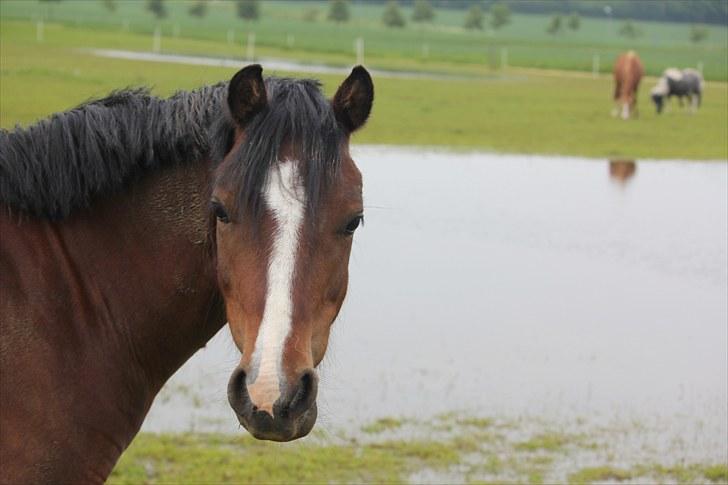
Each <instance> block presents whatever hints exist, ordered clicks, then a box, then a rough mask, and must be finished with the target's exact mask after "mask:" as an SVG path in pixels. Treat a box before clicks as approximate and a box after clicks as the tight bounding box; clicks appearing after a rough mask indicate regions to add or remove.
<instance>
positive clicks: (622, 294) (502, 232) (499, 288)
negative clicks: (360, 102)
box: [144, 146, 728, 458]
mask: <svg viewBox="0 0 728 485" xmlns="http://www.w3.org/2000/svg"><path fill="white" fill-rule="evenodd" d="M353 155H354V158H355V159H356V160H357V162H358V164H359V167H360V168H361V170H362V172H363V174H364V180H365V202H366V207H367V208H366V211H367V223H366V226H365V227H364V228H363V229H362V230H361V232H357V235H356V238H355V239H354V247H353V251H352V255H351V264H350V273H351V280H350V291H349V296H348V300H347V302H346V304H345V305H344V308H343V309H342V312H341V315H340V317H339V319H338V321H337V323H336V325H335V326H334V329H333V333H332V338H331V342H330V345H329V350H328V352H327V356H326V359H325V361H324V365H323V368H322V372H321V381H320V385H319V386H320V387H319V413H320V416H321V418H320V422H319V427H321V428H322V429H325V428H330V429H331V428H333V429H336V427H337V426H351V425H352V424H353V425H354V426H357V425H359V424H361V423H364V422H367V421H369V420H371V419H374V418H378V417H382V416H405V417H422V418H427V417H428V416H433V415H435V414H438V413H447V412H452V411H456V410H461V409H465V410H470V411H473V412H475V413H478V414H480V415H506V416H513V415H516V416H517V415H519V414H521V413H524V414H525V413H529V414H534V415H538V416H547V417H548V416H553V415H556V416H559V415H566V416H567V417H568V418H573V417H574V416H580V415H581V416H584V415H587V416H590V417H594V416H603V417H605V419H611V416H614V415H620V416H629V417H630V418H631V417H632V416H634V417H635V419H636V420H637V421H643V420H645V419H652V417H658V416H666V417H668V419H669V422H673V420H672V417H674V416H676V415H683V416H692V417H695V419H700V420H701V422H702V423H703V428H701V431H700V434H699V435H696V436H700V439H699V441H700V444H701V446H703V447H709V449H712V450H714V451H713V453H716V454H720V453H723V455H722V456H725V454H726V453H728V449H727V448H728V443H727V442H726V441H725V436H726V435H728V429H727V427H728V423H727V420H728V418H727V417H726V413H725V409H726V407H725V406H726V402H727V398H726V394H727V392H728V391H727V389H726V388H727V387H728V368H727V367H726V355H728V350H727V347H728V334H727V333H728V328H727V327H726V321H728V300H727V298H726V294H727V293H728V254H727V253H728V164H726V163H699V162H689V163H679V162H665V161H641V162H640V177H639V178H634V174H635V171H636V164H635V162H634V161H613V162H612V163H610V177H614V178H615V180H618V181H619V183H622V181H626V180H628V179H629V178H630V177H633V179H632V180H631V181H630V182H629V183H630V191H629V197H623V196H621V195H622V194H617V195H615V193H614V192H615V191H614V190H613V187H612V184H611V183H610V182H608V181H605V179H604V165H603V163H594V162H593V161H588V160H577V159H573V158H567V159H561V158H549V157H533V156H513V155H512V156H506V155H502V156H501V155H492V154H482V153H469V154H468V153H466V154H462V153H459V154H453V153H449V152H437V151H426V150H411V149H404V148H393V147H361V146H359V147H354V150H353ZM613 167H614V168H613ZM238 359H239V356H238V355H237V351H236V350H235V346H234V345H232V343H230V338H229V331H227V330H224V331H223V332H222V334H221V336H220V337H219V338H217V339H216V340H215V341H213V342H211V343H210V345H208V347H207V348H206V349H205V350H204V351H202V352H199V353H198V354H197V355H195V357H194V358H193V359H192V361H191V362H189V363H188V364H187V365H186V366H185V367H184V368H183V369H182V371H181V372H180V373H179V375H178V376H175V378H173V379H172V381H171V383H170V385H175V384H176V385H183V386H186V388H188V389H194V390H195V392H196V393H197V394H198V395H200V396H201V397H200V401H199V402H200V403H201V404H200V405H199V406H198V407H197V408H195V407H192V406H189V405H184V403H180V402H179V401H177V400H176V399H177V397H174V398H173V399H171V400H170V401H169V402H167V403H165V402H164V399H158V400H157V402H155V407H154V408H153V409H152V413H151V414H150V416H149V419H148V420H147V422H145V423H144V426H145V429H154V430H162V429H183V430H184V429H189V428H192V427H193V426H196V428H195V429H202V428H205V427H206V426H207V425H205V423H204V422H203V419H212V418H219V421H218V423H219V428H216V429H218V430H221V431H230V432H236V431H237V427H236V426H235V423H236V421H235V419H234V416H232V414H231V411H230V407H229V406H228V405H227V403H226V398H225V388H226V387H225V386H226V385H227V378H228V376H229V372H230V369H231V368H232V367H233V366H234V365H235V363H236V362H237V360H238ZM178 395H181V393H175V396H178ZM195 416H197V418H195ZM191 419H197V421H192V423H193V424H192V425H191V424H189V423H190V421H191ZM693 431H694V430H690V432H691V433H693ZM691 436H692V435H691ZM714 441H715V442H716V443H717V444H715V445H714V444H713V443H714ZM696 449H702V448H696ZM705 456H708V455H704V456H703V458H705ZM710 456H712V455H710Z"/></svg>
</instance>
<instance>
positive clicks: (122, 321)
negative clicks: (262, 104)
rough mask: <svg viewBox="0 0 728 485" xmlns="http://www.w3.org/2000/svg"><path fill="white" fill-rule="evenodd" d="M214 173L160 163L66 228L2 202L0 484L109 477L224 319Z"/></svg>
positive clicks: (69, 221) (197, 167) (204, 168)
mask: <svg viewBox="0 0 728 485" xmlns="http://www.w3.org/2000/svg"><path fill="white" fill-rule="evenodd" d="M208 172H209V169H208V167H207V166H206V165H204V164H195V165H182V166H178V167H175V168H167V169H163V170H162V171H160V172H159V173H157V174H154V175H151V176H148V177H147V178H145V179H144V180H143V181H142V182H141V183H139V184H137V186H135V188H134V190H133V191H132V192H130V193H128V194H125V195H120V196H116V197H113V198H110V199H108V200H105V201H103V202H100V203H99V204H95V205H94V206H92V207H91V208H90V209H88V210H86V211H81V212H77V213H74V214H73V215H71V216H70V217H69V218H68V219H66V220H63V221H59V222H52V221H48V220H42V219H34V218H28V217H27V216H19V215H18V214H17V213H13V212H12V211H10V210H8V208H7V207H4V206H0V234H2V244H0V291H1V292H2V298H1V299H0V314H1V315H2V322H0V323H1V324H2V326H1V330H2V331H1V332H0V337H1V338H0V345H1V346H2V347H1V348H0V382H1V386H2V395H1V396H0V430H1V433H0V434H1V435H2V443H1V445H0V482H3V483H21V482H24V483H45V482H56V481H58V480H62V481H67V482H69V483H70V482H73V483H92V482H93V483H95V482H103V481H104V480H105V478H106V477H107V476H108V474H109V473H110V472H111V470H112V468H113V466H114V464H115V462H116V460H117V459H118V457H119V455H120V454H121V452H122V451H123V450H124V449H125V448H126V446H128V444H129V443H130V442H131V440H132V438H133V437H134V435H135V434H136V433H137V431H138V430H139V427H140V426H141V424H142V421H143V419H144V416H145V415H146V413H147V411H148V409H149V407H150V406H151V404H152V401H153V399H154V396H155V395H156V394H157V392H158V391H159V389H160V388H161V387H162V385H163V384H164V382H165V381H166V380H167V379H168V378H169V377H170V376H171V375H172V373H174V371H175V370H176V369H177V368H178V367H179V366H181V365H182V363H183V362H184V361H185V360H187V359H188V358H189V357H190V356H191V355H192V353H193V352H194V351H196V350H197V349H199V348H200V347H202V346H204V344H205V342H206V341H207V340H209V339H210V338H211V337H212V336H213V335H214V334H215V332H216V331H217V330H218V329H220V328H221V326H222V325H223V324H224V321H225V319H224V316H223V311H222V306H221V300H220V299H219V298H218V299H216V298H215V297H216V295H217V285H216V281H215V273H214V271H213V267H212V263H211V262H210V258H209V256H208V252H209V248H208V245H207V239H206V234H207V225H208V216H207V214H206V200H205V196H204V195H203V194H204V192H202V190H201V189H202V188H203V187H205V186H206V185H207V181H206V177H208ZM18 220H20V222H18ZM109 221H113V224H109ZM108 295H113V298H110V297H108ZM170 329H174V330H173V331H170Z"/></svg>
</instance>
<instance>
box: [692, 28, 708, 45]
mask: <svg viewBox="0 0 728 485" xmlns="http://www.w3.org/2000/svg"><path fill="white" fill-rule="evenodd" d="M707 37H708V29H707V28H705V27H703V26H700V25H692V26H691V27H690V40H691V41H693V42H695V43H698V42H700V41H703V40H705V39H706V38H707Z"/></svg>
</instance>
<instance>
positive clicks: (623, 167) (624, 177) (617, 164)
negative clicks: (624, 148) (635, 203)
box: [609, 160, 637, 184]
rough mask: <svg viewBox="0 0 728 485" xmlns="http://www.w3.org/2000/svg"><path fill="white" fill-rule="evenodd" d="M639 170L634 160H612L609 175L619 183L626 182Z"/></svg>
mask: <svg viewBox="0 0 728 485" xmlns="http://www.w3.org/2000/svg"><path fill="white" fill-rule="evenodd" d="M636 171H637V164H636V163H635V162H634V160H610V161H609V177H611V179H612V180H615V181H617V182H619V183H622V184H625V183H627V181H628V180H629V179H631V178H632V177H634V174H635V172H636Z"/></svg>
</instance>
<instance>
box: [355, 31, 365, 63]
mask: <svg viewBox="0 0 728 485" xmlns="http://www.w3.org/2000/svg"><path fill="white" fill-rule="evenodd" d="M354 48H355V49H356V63H357V64H359V65H363V64H364V37H357V38H356V40H355V41H354Z"/></svg>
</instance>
